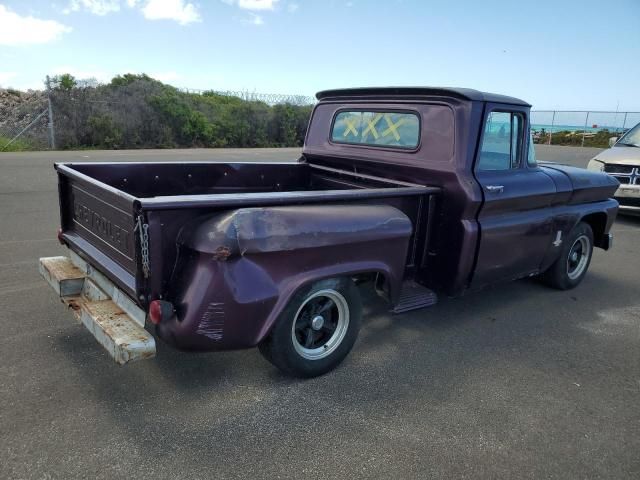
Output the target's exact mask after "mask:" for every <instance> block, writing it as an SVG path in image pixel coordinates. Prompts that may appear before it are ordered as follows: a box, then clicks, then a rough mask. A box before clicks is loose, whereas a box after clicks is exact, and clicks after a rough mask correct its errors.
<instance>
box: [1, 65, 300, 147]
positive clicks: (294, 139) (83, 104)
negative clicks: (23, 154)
mask: <svg viewBox="0 0 640 480" xmlns="http://www.w3.org/2000/svg"><path fill="white" fill-rule="evenodd" d="M54 85H55V86H54V87H53V90H52V97H51V98H52V106H53V113H54V115H53V118H54V124H55V141H56V148H58V149H78V148H106V149H121V148H175V147H295V146H300V145H302V142H303V140H304V135H305V131H306V128H307V122H308V119H309V115H310V112H311V108H312V107H311V106H299V105H292V104H277V105H268V104H267V103H264V102H259V101H248V100H244V99H241V98H239V97H233V96H227V95H220V94H217V93H215V92H213V91H208V92H204V93H202V94H196V93H185V92H183V91H180V90H178V89H177V88H175V87H172V86H170V85H166V84H163V83H161V82H159V81H157V80H154V79H152V78H150V77H149V76H147V75H144V74H143V75H133V74H126V75H121V76H120V75H119V76H117V77H115V78H113V79H112V80H111V82H110V83H108V84H105V85H98V84H96V83H95V82H79V81H76V79H75V78H74V77H72V76H71V75H61V76H58V77H56V78H55V82H54ZM45 102H46V100H45ZM43 107H46V103H44V104H43ZM45 127H46V125H45ZM42 128H43V127H42V126H39V127H38V129H39V130H42ZM0 134H2V132H0ZM30 138H31V139H33V140H36V139H41V138H46V132H45V131H40V132H38V131H34V132H30V135H27V136H25V138H24V139H23V141H22V143H20V145H19V147H20V149H25V148H28V144H29V139H30ZM33 143H34V147H36V145H35V141H34V142H33ZM36 148H37V147H36Z"/></svg>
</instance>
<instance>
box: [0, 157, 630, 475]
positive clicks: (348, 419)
mask: <svg viewBox="0 0 640 480" xmlns="http://www.w3.org/2000/svg"><path fill="white" fill-rule="evenodd" d="M597 152H598V150H593V149H572V148H562V147H544V146H543V147H541V148H538V158H539V159H543V160H557V161H561V162H565V163H571V164H574V165H578V166H584V165H586V162H587V161H588V159H589V158H591V157H592V156H593V155H595V154H596V153H597ZM297 153H298V150H296V149H286V150H269V149H266V150H181V151H171V150H162V151H136V152H94V151H90V152H55V153H47V152H41V153H25V154H0V329H1V330H0V331H1V332H2V333H1V334H0V478H8V479H9V478H11V479H13V478H34V479H36V478H37V479H46V478H56V479H57V478H60V479H69V478H100V479H102V478H104V479H112V478H124V477H127V478H142V477H144V478H154V479H164V478H167V479H168V478H190V479H195V478H203V479H204V478H242V479H248V478H270V479H272V478H385V479H388V478H394V479H400V478H421V479H422V478H429V477H440V478H442V477H467V478H496V477H502V478H533V477H536V478H541V477H544V478H560V479H569V478H635V479H637V478H640V453H639V452H640V273H639V272H640V220H639V219H633V218H619V220H618V221H617V222H616V224H615V226H614V228H613V233H614V236H615V238H614V248H613V250H612V251H610V252H603V251H602V250H596V251H595V253H594V258H593V262H592V264H591V269H590V272H589V274H588V275H587V277H586V279H585V281H584V282H583V283H582V284H581V285H580V286H579V287H578V288H577V289H575V290H572V291H567V292H560V291H554V290H550V289H548V288H546V287H544V286H542V285H541V284H539V283H538V282H536V281H535V280H523V281H518V282H513V283H509V284H504V285H500V286H497V287H495V288H492V289H489V290H485V291H482V292H479V293H473V294H469V295H466V296H464V297H462V298H458V299H447V298H442V299H441V300H440V302H439V304H438V305H436V306H435V307H432V308H429V309H426V310H420V311H416V312H412V313H408V314H403V315H397V316H390V315H389V314H388V313H387V312H386V310H385V305H384V304H383V303H382V302H381V301H380V300H379V299H377V298H376V297H375V296H374V295H371V294H369V293H367V292H365V298H364V303H365V315H366V316H365V321H364V323H363V328H362V330H361V334H360V337H359V340H358V342H357V343H356V346H355V348H354V350H353V351H352V353H351V355H350V356H349V357H348V358H347V360H346V361H345V362H344V364H343V365H342V366H341V367H339V368H338V369H337V370H336V371H334V372H332V373H330V374H328V375H326V376H324V377H321V378H317V379H313V380H307V381H301V380H295V379H290V378H287V377H284V376H283V375H281V374H280V373H279V372H278V371H277V370H276V369H275V368H274V367H272V366H271V365H270V364H269V363H267V362H266V361H265V360H263V359H262V357H261V356H260V354H259V353H258V352H257V350H248V351H240V352H228V353H208V354H185V353H181V352H177V351H175V350H172V349H171V348H169V347H167V346H165V345H163V344H162V343H159V345H158V355H157V357H156V358H155V359H153V360H149V361H144V362H140V363H136V364H132V365H127V366H125V367H119V366H117V365H116V364H115V363H113V362H112V361H111V359H110V358H109V357H108V355H107V354H106V353H105V352H104V351H103V350H102V348H101V347H100V346H99V345H98V344H97V343H96V342H95V340H94V339H93V337H91V335H90V334H89V333H88V332H87V331H86V330H85V329H84V328H83V327H81V326H79V325H78V324H76V323H75V322H74V320H73V319H72V316H71V315H70V314H69V313H68V312H67V311H65V308H64V306H63V305H62V304H61V303H60V302H59V301H58V300H57V299H56V298H55V294H54V293H53V291H52V290H51V288H50V287H49V286H48V285H47V284H46V283H45V282H44V281H43V280H42V279H41V278H40V276H39V274H38V271H37V260H38V258H39V257H42V256H51V255H59V254H64V253H65V249H64V248H63V247H61V246H60V245H59V244H58V243H57V241H56V239H55V232H56V229H57V227H58V210H57V209H58V205H57V185H56V178H55V174H54V171H53V168H52V164H53V162H54V161H65V160H66V161H93V160H129V161H148V160H161V161H168V160H190V159H194V160H197V159H213V160H219V161H241V160H276V161H287V160H292V159H295V158H296V155H297Z"/></svg>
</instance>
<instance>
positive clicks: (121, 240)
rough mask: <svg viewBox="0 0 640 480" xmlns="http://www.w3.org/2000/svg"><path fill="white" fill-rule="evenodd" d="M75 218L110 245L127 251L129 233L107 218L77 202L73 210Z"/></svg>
mask: <svg viewBox="0 0 640 480" xmlns="http://www.w3.org/2000/svg"><path fill="white" fill-rule="evenodd" d="M73 218H74V219H75V220H76V221H78V222H79V223H81V224H82V225H84V226H85V227H86V228H88V229H89V230H90V231H92V232H93V233H95V234H96V235H98V236H99V237H101V238H103V239H104V240H107V241H108V242H109V243H112V244H114V245H117V246H118V247H121V248H122V249H125V250H126V249H127V247H128V245H129V231H128V230H125V229H124V228H122V227H121V226H119V225H116V224H115V223H113V222H112V221H111V220H109V219H108V218H107V217H105V216H103V215H100V214H99V213H98V212H96V211H94V210H92V209H91V208H89V207H87V206H86V205H83V204H81V203H78V202H77V201H76V202H75V204H74V209H73Z"/></svg>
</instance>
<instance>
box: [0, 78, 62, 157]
mask: <svg viewBox="0 0 640 480" xmlns="http://www.w3.org/2000/svg"><path fill="white" fill-rule="evenodd" d="M48 122H49V112H48V107H47V97H46V94H45V93H44V92H40V91H37V92H34V91H31V92H19V91H17V90H11V89H8V90H0V151H3V150H7V149H9V148H10V149H11V150H32V149H38V150H44V149H47V148H48V147H49V146H50V139H49V135H48Z"/></svg>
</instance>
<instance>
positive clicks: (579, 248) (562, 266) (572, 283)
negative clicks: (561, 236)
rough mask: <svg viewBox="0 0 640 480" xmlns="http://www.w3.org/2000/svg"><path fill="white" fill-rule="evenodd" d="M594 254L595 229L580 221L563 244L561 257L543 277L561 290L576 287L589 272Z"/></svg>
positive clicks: (546, 281) (549, 283)
mask: <svg viewBox="0 0 640 480" xmlns="http://www.w3.org/2000/svg"><path fill="white" fill-rule="evenodd" d="M592 254H593V231H592V230H591V227H590V226H589V225H588V224H587V223H584V222H580V223H579V224H578V225H576V226H575V228H574V229H573V230H572V231H571V233H569V235H568V237H567V239H566V241H565V242H564V244H563V246H562V251H561V252H560V257H558V259H557V260H556V261H555V263H554V264H553V265H551V267H549V269H548V270H547V271H546V272H544V274H543V275H542V279H543V280H544V281H545V283H547V284H548V285H549V286H552V287H554V288H557V289H559V290H569V289H571V288H574V287H576V286H577V285H578V284H579V283H580V282H581V281H582V279H583V278H584V276H585V275H586V274H587V270H588V269H589V264H590V263H591V256H592Z"/></svg>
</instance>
